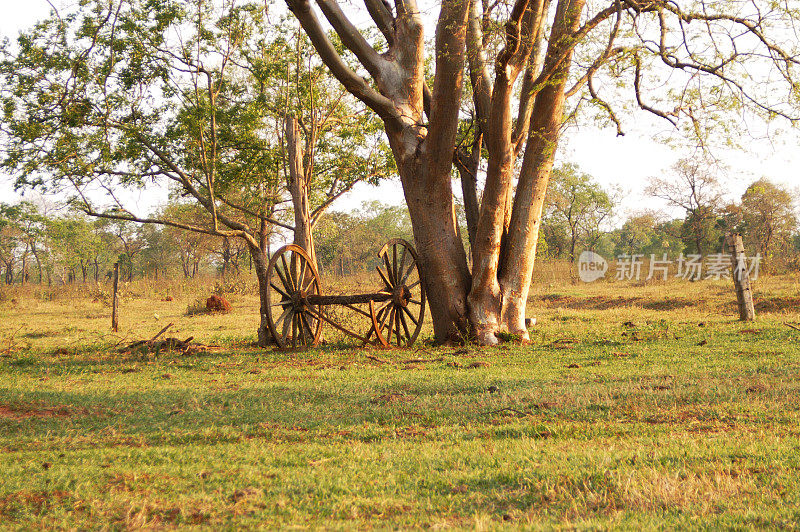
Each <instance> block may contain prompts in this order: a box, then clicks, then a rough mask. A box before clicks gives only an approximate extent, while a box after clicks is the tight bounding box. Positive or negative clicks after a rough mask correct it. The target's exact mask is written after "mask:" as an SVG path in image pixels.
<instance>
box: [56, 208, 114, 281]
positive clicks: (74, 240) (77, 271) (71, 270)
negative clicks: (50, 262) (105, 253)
mask: <svg viewBox="0 0 800 532" xmlns="http://www.w3.org/2000/svg"><path fill="white" fill-rule="evenodd" d="M47 233H48V240H49V247H50V249H51V250H52V255H53V258H54V260H55V266H56V268H55V271H54V273H55V275H57V276H58V277H60V278H61V281H62V282H66V283H72V282H76V281H78V280H82V281H83V282H86V281H87V279H88V277H89V275H90V273H91V267H92V265H93V264H94V259H95V257H96V254H95V251H96V249H97V248H98V247H99V246H100V245H101V241H100V238H99V237H98V235H97V233H96V232H95V231H94V227H93V224H92V223H91V222H90V221H89V220H88V219H87V218H86V217H85V216H81V215H75V214H73V215H69V216H64V217H58V218H50V219H49V220H48V227H47Z"/></svg>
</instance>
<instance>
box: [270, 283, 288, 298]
mask: <svg viewBox="0 0 800 532" xmlns="http://www.w3.org/2000/svg"><path fill="white" fill-rule="evenodd" d="M269 285H270V286H271V287H272V288H273V289H275V291H276V292H278V293H279V294H280V295H282V296H283V297H284V298H286V299H291V297H289V294H287V293H286V292H284V291H283V290H281V289H280V288H278V287H277V285H276V284H275V283H269ZM281 302H282V301H281Z"/></svg>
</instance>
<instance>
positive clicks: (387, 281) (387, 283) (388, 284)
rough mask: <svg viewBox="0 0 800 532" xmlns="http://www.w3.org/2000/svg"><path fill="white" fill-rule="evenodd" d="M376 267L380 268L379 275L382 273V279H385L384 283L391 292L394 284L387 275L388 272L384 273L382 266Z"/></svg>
mask: <svg viewBox="0 0 800 532" xmlns="http://www.w3.org/2000/svg"><path fill="white" fill-rule="evenodd" d="M375 268H376V269H377V270H378V275H380V276H381V279H383V283H384V284H385V285H386V288H388V289H389V291H390V292H391V291H392V290H393V289H394V285H393V284H392V283H390V282H389V279H388V278H387V277H386V274H384V273H383V270H381V267H380V266H375Z"/></svg>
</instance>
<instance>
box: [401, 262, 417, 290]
mask: <svg viewBox="0 0 800 532" xmlns="http://www.w3.org/2000/svg"><path fill="white" fill-rule="evenodd" d="M416 265H417V259H413V258H412V259H411V264H409V266H408V270H406V273H405V274H404V275H403V277H402V279H400V283H401V284H402V283H405V282H406V279H408V276H409V275H411V273H412V272H413V271H414V266H416Z"/></svg>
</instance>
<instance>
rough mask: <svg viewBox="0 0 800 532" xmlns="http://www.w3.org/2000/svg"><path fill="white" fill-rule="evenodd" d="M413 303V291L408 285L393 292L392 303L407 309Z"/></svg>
mask: <svg viewBox="0 0 800 532" xmlns="http://www.w3.org/2000/svg"><path fill="white" fill-rule="evenodd" d="M409 301H411V290H409V289H408V287H407V286H406V285H402V286H398V287H397V288H395V289H394V291H393V292H392V302H393V303H394V304H395V305H399V306H401V307H407V306H408V302H409Z"/></svg>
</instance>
